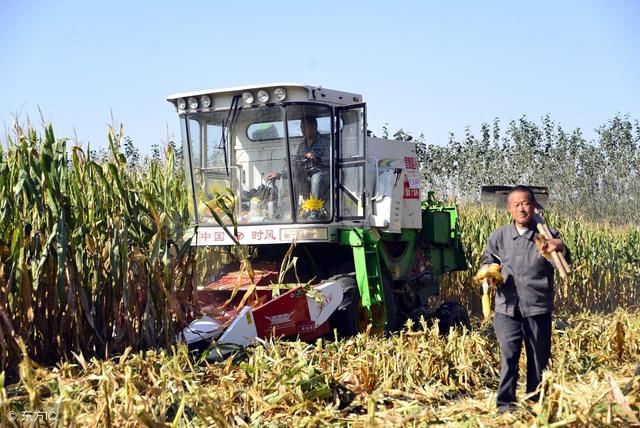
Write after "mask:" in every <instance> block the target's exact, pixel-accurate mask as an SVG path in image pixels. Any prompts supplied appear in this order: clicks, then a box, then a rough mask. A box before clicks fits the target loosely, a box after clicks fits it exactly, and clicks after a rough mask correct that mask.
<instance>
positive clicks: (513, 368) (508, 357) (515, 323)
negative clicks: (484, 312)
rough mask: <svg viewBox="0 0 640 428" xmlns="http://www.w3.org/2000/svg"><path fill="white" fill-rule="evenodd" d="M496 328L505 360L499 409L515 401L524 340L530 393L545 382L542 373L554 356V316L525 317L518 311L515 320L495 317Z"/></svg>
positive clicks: (501, 370)
mask: <svg viewBox="0 0 640 428" xmlns="http://www.w3.org/2000/svg"><path fill="white" fill-rule="evenodd" d="M493 327H494V330H495V332H496V336H497V338H498V343H499V344H500V354H501V358H502V361H501V364H500V385H499V386H498V396H497V398H496V404H497V406H498V408H506V407H508V406H509V405H511V404H512V403H514V402H515V401H516V385H517V382H518V360H519V359H520V350H521V349H522V342H523V340H524V345H525V350H526V355H527V393H530V392H533V391H535V390H536V388H537V387H538V385H539V384H540V381H541V380H542V371H543V370H544V369H545V368H546V367H547V363H548V362H549V357H550V356H551V312H548V313H546V314H540V315H534V316H530V317H523V316H522V314H521V313H520V311H519V310H518V309H517V308H516V310H515V313H514V316H513V317H510V316H508V315H504V314H500V313H496V314H495V315H494V318H493Z"/></svg>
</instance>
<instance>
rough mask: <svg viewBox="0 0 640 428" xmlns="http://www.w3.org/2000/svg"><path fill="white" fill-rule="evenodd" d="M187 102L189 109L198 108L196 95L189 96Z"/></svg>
mask: <svg viewBox="0 0 640 428" xmlns="http://www.w3.org/2000/svg"><path fill="white" fill-rule="evenodd" d="M187 102H188V103H189V108H190V109H191V110H195V109H197V108H198V100H197V99H196V97H189V99H188V100H187Z"/></svg>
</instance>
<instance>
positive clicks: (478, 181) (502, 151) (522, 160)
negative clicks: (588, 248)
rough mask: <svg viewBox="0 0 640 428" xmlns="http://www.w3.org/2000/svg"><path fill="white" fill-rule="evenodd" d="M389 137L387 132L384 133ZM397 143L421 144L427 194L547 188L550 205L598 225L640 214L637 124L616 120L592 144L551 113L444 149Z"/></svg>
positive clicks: (492, 128)
mask: <svg viewBox="0 0 640 428" xmlns="http://www.w3.org/2000/svg"><path fill="white" fill-rule="evenodd" d="M383 131H384V133H386V134H387V135H383V136H386V137H388V130H387V129H386V128H383ZM392 138H394V139H397V140H404V141H407V140H413V141H414V142H415V143H417V149H418V159H419V163H420V168H421V172H422V175H423V183H424V186H425V190H433V191H435V192H436V194H438V195H440V196H441V197H444V198H447V199H454V200H456V201H479V199H480V188H481V186H483V185H492V184H495V185H516V184H526V185H531V186H546V187H548V189H549V193H550V197H549V207H550V208H552V209H553V210H554V211H557V212H559V213H563V214H579V215H581V216H583V217H585V218H588V219H591V220H596V221H603V220H604V221H610V222H613V223H633V224H637V220H636V213H638V211H640V175H639V172H638V171H639V169H640V123H639V122H638V120H637V119H636V120H632V119H630V117H629V116H628V115H616V116H614V117H613V118H612V119H610V120H608V121H607V122H606V123H604V124H603V125H601V126H599V127H598V128H597V129H596V136H595V138H593V139H591V140H589V141H587V139H586V138H585V137H584V135H583V133H582V131H581V130H580V128H576V129H574V130H572V131H568V130H565V129H564V128H563V127H562V126H561V125H560V124H559V123H557V122H555V121H554V120H552V119H551V117H550V116H549V115H546V116H544V117H542V119H541V122H540V123H536V122H534V121H532V120H530V119H528V118H527V117H526V116H523V117H521V118H520V119H519V120H512V121H510V122H509V123H508V124H507V125H506V126H504V127H503V125H502V123H501V122H500V120H499V119H498V118H496V119H494V121H493V123H491V124H488V123H483V124H482V125H481V127H480V132H479V134H475V133H474V132H472V130H471V129H470V128H467V129H466V130H465V132H464V135H463V136H462V138H459V137H456V136H455V135H454V134H453V133H451V134H450V135H449V141H448V142H447V144H445V145H435V144H427V143H426V142H425V138H424V135H420V136H418V137H417V138H412V136H411V135H409V134H408V133H406V132H405V131H404V130H402V129H400V130H399V131H397V132H396V133H394V134H393V136H392Z"/></svg>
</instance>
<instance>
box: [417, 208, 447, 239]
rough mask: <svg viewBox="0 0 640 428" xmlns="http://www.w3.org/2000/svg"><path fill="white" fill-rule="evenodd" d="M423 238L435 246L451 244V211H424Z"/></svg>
mask: <svg viewBox="0 0 640 428" xmlns="http://www.w3.org/2000/svg"><path fill="white" fill-rule="evenodd" d="M422 238H423V239H424V240H425V241H428V242H433V243H435V244H449V243H450V242H451V214H450V213H449V211H423V212H422Z"/></svg>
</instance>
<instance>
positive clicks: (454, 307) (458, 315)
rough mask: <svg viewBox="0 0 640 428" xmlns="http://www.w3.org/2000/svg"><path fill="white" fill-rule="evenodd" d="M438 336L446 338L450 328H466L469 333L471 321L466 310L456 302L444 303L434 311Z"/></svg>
mask: <svg viewBox="0 0 640 428" xmlns="http://www.w3.org/2000/svg"><path fill="white" fill-rule="evenodd" d="M436 318H438V321H439V322H438V328H439V330H440V335H442V336H447V335H448V334H449V331H451V329H452V328H460V327H462V328H466V329H467V330H469V331H471V320H470V319H469V314H468V313H467V310H466V309H465V308H464V307H463V306H462V305H461V304H460V303H457V302H445V303H443V304H442V305H440V307H439V308H438V309H437V311H436Z"/></svg>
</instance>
